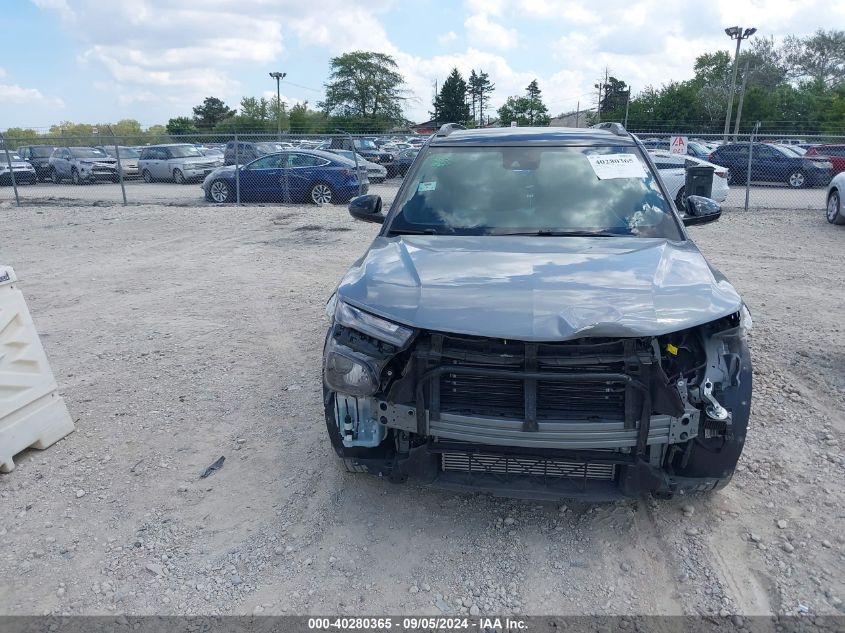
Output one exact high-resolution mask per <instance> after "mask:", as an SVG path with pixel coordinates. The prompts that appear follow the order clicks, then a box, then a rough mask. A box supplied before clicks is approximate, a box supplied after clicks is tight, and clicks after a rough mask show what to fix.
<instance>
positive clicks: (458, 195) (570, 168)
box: [387, 146, 682, 240]
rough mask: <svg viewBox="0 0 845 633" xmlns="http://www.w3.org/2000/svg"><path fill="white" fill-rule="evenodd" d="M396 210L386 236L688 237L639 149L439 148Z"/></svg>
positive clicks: (416, 175)
mask: <svg viewBox="0 0 845 633" xmlns="http://www.w3.org/2000/svg"><path fill="white" fill-rule="evenodd" d="M396 208H397V209H398V212H397V214H396V215H395V217H393V219H392V221H391V223H390V225H389V227H388V230H387V234H390V233H402V232H407V233H433V234H442V235H513V234H530V235H541V234H554V233H601V234H608V235H638V236H641V237H663V238H668V239H672V240H678V239H682V234H681V232H680V229H679V227H678V223H677V221H676V220H675V218H674V216H673V213H672V211H671V206H670V204H669V203H668V202H667V200H666V199H665V198H664V196H663V194H662V193H661V191H660V187H659V185H658V182H657V181H656V180H655V178H654V176H653V175H652V173H651V169H650V168H649V166H648V165H647V164H646V162H645V161H644V160H643V158H641V157H640V155H639V152H638V150H637V148H635V147H622V146H620V147H550V146H538V147H489V148H488V147H466V148H465V147H443V148H433V149H432V150H431V151H429V152H428V153H427V154H426V155H425V158H424V160H423V162H422V164H420V166H419V168H418V169H417V170H416V171H415V172H414V175H413V179H412V180H411V181H410V182H409V186H408V187H407V188H405V189H404V193H403V195H402V198H400V199H399V200H398V203H397V206H396Z"/></svg>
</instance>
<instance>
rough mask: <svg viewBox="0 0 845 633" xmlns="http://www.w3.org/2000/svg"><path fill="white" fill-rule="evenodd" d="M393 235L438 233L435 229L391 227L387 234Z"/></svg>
mask: <svg viewBox="0 0 845 633" xmlns="http://www.w3.org/2000/svg"><path fill="white" fill-rule="evenodd" d="M391 235H438V233H437V231H435V230H434V229H391V230H389V231H388V232H387V236H388V237H390V236H391Z"/></svg>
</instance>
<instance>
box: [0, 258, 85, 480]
mask: <svg viewBox="0 0 845 633" xmlns="http://www.w3.org/2000/svg"><path fill="white" fill-rule="evenodd" d="M16 280H17V278H16V277H15V271H14V270H12V269H11V267H9V266H0V472H9V471H10V470H12V469H13V468H14V467H15V464H14V462H13V461H12V458H13V457H14V456H15V455H16V454H18V453H20V452H21V451H22V450H24V449H25V448H41V449H43V448H47V447H48V446H50V445H51V444H53V443H54V442H56V441H58V440H60V439H62V438H63V437H64V436H65V435H67V434H68V433H70V432H71V431H73V429H74V426H73V420H72V419H71V417H70V413H68V410H67V406H65V401H64V400H63V399H62V398H61V397H60V396H59V394H58V393H57V390H58V385H57V384H56V379H55V378H53V372H52V371H51V370H50V364H49V363H48V362H47V355H46V354H45V353H44V348H43V347H42V346H41V341H40V340H39V338H38V332H36V331H35V324H34V323H33V322H32V317H31V316H30V315H29V310H28V309H27V307H26V302H25V301H24V298H23V294H21V291H20V290H18V289H17V288H16V287H15V281H16Z"/></svg>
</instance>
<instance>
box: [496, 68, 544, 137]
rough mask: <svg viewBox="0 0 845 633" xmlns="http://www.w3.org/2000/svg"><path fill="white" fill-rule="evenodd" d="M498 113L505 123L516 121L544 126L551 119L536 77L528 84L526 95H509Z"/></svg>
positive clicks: (518, 123) (520, 123)
mask: <svg viewBox="0 0 845 633" xmlns="http://www.w3.org/2000/svg"><path fill="white" fill-rule="evenodd" d="M498 113H499V121H501V123H502V124H503V125H510V123H511V122H512V121H516V123H517V125H531V126H544V125H548V124H549V122H550V121H551V117H550V116H549V112H548V110H547V109H546V105H545V104H544V103H543V96H542V93H541V92H540V87H539V86H538V85H537V80H536V79H534V80H532V81H531V83H530V84H528V87H527V88H526V89H525V96H523V97H508V98H507V100H506V101H505V103H504V105H503V106H502V107H501V108H499V111H498Z"/></svg>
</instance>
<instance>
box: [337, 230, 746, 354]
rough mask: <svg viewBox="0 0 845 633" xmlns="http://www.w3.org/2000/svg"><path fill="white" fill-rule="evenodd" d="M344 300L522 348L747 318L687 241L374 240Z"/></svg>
mask: <svg viewBox="0 0 845 633" xmlns="http://www.w3.org/2000/svg"><path fill="white" fill-rule="evenodd" d="M338 297H339V298H340V299H342V300H343V301H347V302H349V303H351V304H353V305H356V306H358V307H360V308H363V309H365V310H367V311H369V312H372V313H374V314H378V315H380V316H383V317H386V318H389V319H392V320H394V321H398V322H400V323H403V324H405V325H409V326H412V327H415V328H421V329H426V330H434V331H440V332H452V333H460V334H471V335H477V336H487V337H494V338H502V339H514V340H523V341H562V340H567V339H573V338H580V337H585V336H656V335H660V334H666V333H668V332H673V331H677V330H682V329H684V328H688V327H693V326H696V325H701V324H702V323H706V322H708V321H712V320H714V319H717V318H719V317H722V316H726V315H728V314H731V313H733V312H736V311H738V310H739V309H740V307H741V305H742V300H741V298H740V296H739V294H738V293H737V291H736V290H735V289H734V288H733V286H732V285H731V284H730V283H729V282H728V281H727V280H726V279H725V278H724V277H723V276H722V275H721V274H720V273H719V272H718V271H716V270H714V269H712V268H711V267H710V265H709V264H708V263H707V260H705V259H704V257H703V256H702V255H701V253H700V252H699V250H698V248H697V247H696V246H695V244H694V243H693V242H691V241H686V242H671V241H668V240H664V239H654V238H638V237H619V238H615V237H532V236H524V237H523V236H515V237H505V236H480V237H475V236H472V237H455V236H401V237H391V238H386V237H378V238H376V240H375V241H374V242H373V244H372V245H371V246H370V249H369V250H368V251H367V253H366V254H365V255H364V256H363V257H362V258H361V259H360V260H358V261H357V262H356V263H355V264H354V265H353V266H352V268H350V270H349V271H348V272H347V274H346V275H345V276H344V278H343V280H342V281H341V283H340V285H339V286H338Z"/></svg>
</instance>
